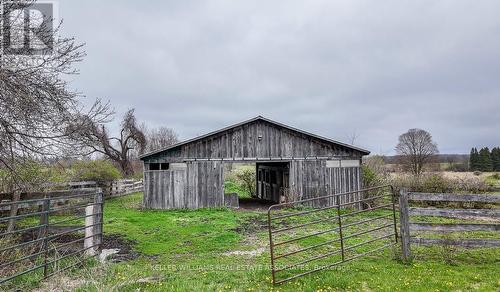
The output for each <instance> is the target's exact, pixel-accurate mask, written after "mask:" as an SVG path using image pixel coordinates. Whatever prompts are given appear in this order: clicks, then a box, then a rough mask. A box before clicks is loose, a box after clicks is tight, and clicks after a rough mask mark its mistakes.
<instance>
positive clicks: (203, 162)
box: [142, 119, 367, 209]
mask: <svg viewBox="0 0 500 292" xmlns="http://www.w3.org/2000/svg"><path fill="white" fill-rule="evenodd" d="M365 154H367V153H364V152H363V151H360V150H358V149H356V148H351V147H348V146H346V145H342V144H336V143H333V142H329V141H325V140H324V139H320V138H317V137H314V136H311V135H307V134H304V133H303V132H300V131H295V130H293V129H289V128H284V127H281V126H279V125H276V124H273V123H269V122H267V121H265V120H259V119H257V120H254V121H251V122H248V123H245V124H241V125H239V126H236V127H233V128H230V129H226V130H224V131H221V132H217V133H215V134H213V135H210V136H206V137H203V138H201V139H197V140H193V141H191V142H188V143H184V144H181V145H179V146H176V147H174V148H171V149H168V150H165V151H161V152H159V153H155V154H151V155H148V156H146V157H143V158H142V160H143V161H144V165H145V173H144V185H145V190H144V206H145V207H146V208H155V209H174V208H203V207H221V206H224V187H223V183H224V173H223V163H231V162H230V161H226V160H234V161H246V162H256V161H266V160H267V161H275V160H282V161H287V162H289V163H290V169H289V171H290V174H289V178H290V181H289V186H290V190H289V198H288V200H289V201H291V200H294V199H305V198H312V197H318V196H325V195H328V194H334V193H341V192H346V191H353V190H357V189H360V188H361V182H360V180H361V171H360V168H359V167H345V168H328V167H326V159H354V160H360V159H361V157H362V156H363V155H365ZM179 162H183V163H186V165H187V167H186V168H184V169H172V170H148V169H149V168H148V165H149V164H150V163H179ZM357 198H358V195H357V194H353V195H349V196H346V197H345V198H342V199H341V202H343V201H345V202H347V201H354V200H356V199H357ZM334 203H336V202H334V200H329V201H328V202H316V203H315V204H314V205H315V206H322V205H327V204H328V205H330V204H334Z"/></svg>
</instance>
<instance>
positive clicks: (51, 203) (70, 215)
mask: <svg viewBox="0 0 500 292" xmlns="http://www.w3.org/2000/svg"><path fill="white" fill-rule="evenodd" d="M103 204H104V200H103V192H102V190H101V189H99V188H80V189H73V190H65V191H54V192H46V193H36V194H29V195H26V196H24V197H22V199H20V200H15V199H11V200H3V201H2V202H0V215H1V216H0V259H1V260H0V285H14V286H15V285H16V283H21V282H22V281H23V280H25V279H26V278H27V277H28V278H30V279H33V278H37V279H43V278H47V277H50V276H52V275H54V274H56V273H58V272H61V271H65V270H68V269H72V268H76V267H78V266H80V265H82V264H83V263H84V262H85V260H86V259H88V258H90V257H93V256H95V255H97V254H98V250H99V248H100V246H101V243H102V224H103V219H102V218H103V216H102V215H103ZM0 287H1V286H0Z"/></svg>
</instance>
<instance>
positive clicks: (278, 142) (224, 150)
mask: <svg viewBox="0 0 500 292" xmlns="http://www.w3.org/2000/svg"><path fill="white" fill-rule="evenodd" d="M259 137H261V138H260V139H259ZM313 156H326V157H356V158H361V156H362V153H360V152H359V151H356V150H355V149H352V148H348V147H344V146H341V145H335V144H333V143H327V142H325V141H322V140H320V139H316V138H313V137H310V136H307V135H305V134H302V133H300V132H295V131H292V130H289V129H284V128H281V127H279V126H276V125H273V124H269V123H266V122H264V121H255V122H253V123H249V124H245V125H242V126H239V127H237V128H234V129H232V130H231V131H224V132H222V133H218V134H216V135H213V136H211V137H207V138H204V139H201V140H198V141H194V142H192V143H187V144H184V145H181V146H179V147H177V148H175V149H170V150H168V151H166V152H161V153H158V154H155V155H151V156H149V157H147V159H144V161H145V162H146V163H147V162H180V161H183V160H184V159H186V158H191V159H194V158H198V159H206V158H233V159H243V158H245V159H251V158H255V159H257V158H261V159H263V158H271V157H272V158H291V157H313Z"/></svg>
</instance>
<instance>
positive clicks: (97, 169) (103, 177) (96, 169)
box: [73, 160, 121, 182]
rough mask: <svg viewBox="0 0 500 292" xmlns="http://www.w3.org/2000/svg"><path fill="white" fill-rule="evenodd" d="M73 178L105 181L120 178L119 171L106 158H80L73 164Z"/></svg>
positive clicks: (76, 179)
mask: <svg viewBox="0 0 500 292" xmlns="http://www.w3.org/2000/svg"><path fill="white" fill-rule="evenodd" d="M73 171H74V174H73V180H75V181H96V182H106V181H113V180H116V179H119V178H121V173H120V171H119V170H118V168H116V167H115V166H114V165H113V164H112V163H111V162H109V161H107V160H82V161H78V162H76V163H75V164H74V165H73Z"/></svg>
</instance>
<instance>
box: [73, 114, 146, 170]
mask: <svg viewBox="0 0 500 292" xmlns="http://www.w3.org/2000/svg"><path fill="white" fill-rule="evenodd" d="M80 119H82V120H83V121H84V122H81V123H79V124H83V123H85V121H86V126H85V127H80V126H79V127H78V129H77V131H76V132H75V134H74V135H73V139H74V140H75V141H79V142H80V143H81V144H82V146H84V147H85V148H86V149H88V152H87V153H86V154H87V155H90V154H92V153H100V154H102V155H104V156H105V157H106V158H108V159H110V160H111V161H114V162H115V163H116V164H118V165H119V167H120V169H121V171H122V173H123V174H124V175H125V176H129V175H132V174H134V169H133V167H132V163H131V161H132V160H133V159H134V158H135V153H142V152H144V147H145V146H146V137H145V135H144V133H143V132H142V131H141V129H140V128H139V127H138V125H137V120H136V118H135V115H134V110H133V109H131V110H128V111H127V112H126V113H125V115H124V116H123V120H122V122H121V126H120V135H119V136H117V137H110V136H109V134H108V129H107V128H106V126H105V125H104V124H99V123H95V122H94V121H92V120H91V119H88V118H87V117H86V116H81V117H80Z"/></svg>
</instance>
